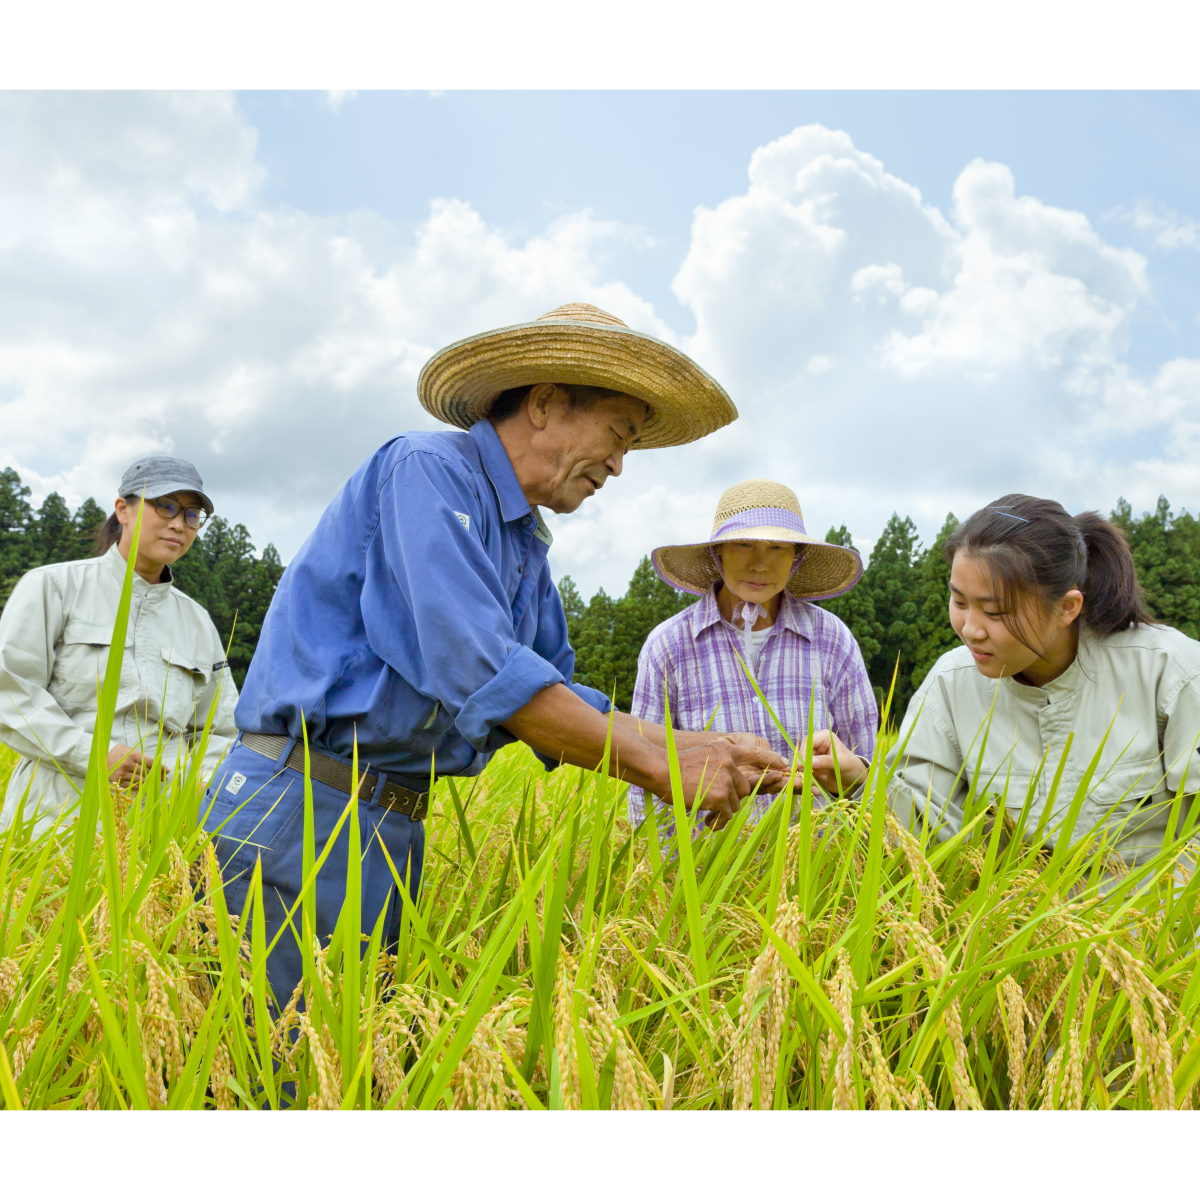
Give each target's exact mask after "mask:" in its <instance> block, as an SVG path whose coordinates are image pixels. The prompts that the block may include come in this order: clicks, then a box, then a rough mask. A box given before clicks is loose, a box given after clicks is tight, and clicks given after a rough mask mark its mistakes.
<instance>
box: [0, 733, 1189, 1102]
mask: <svg viewBox="0 0 1200 1200" xmlns="http://www.w3.org/2000/svg"><path fill="white" fill-rule="evenodd" d="M7 765H11V757H10V758H9V759H8V760H7V763H6V767H5V768H0V771H2V772H3V773H7ZM885 784H886V780H885V779H884V778H883V776H882V773H881V772H880V771H878V770H877V771H876V773H875V776H874V777H873V779H872V782H871V786H870V787H869V789H868V795H867V797H866V798H865V799H864V800H862V801H858V802H848V801H839V802H837V803H833V804H830V805H828V806H826V807H823V808H820V807H814V805H813V803H812V796H811V794H808V793H801V794H798V795H796V796H785V797H783V798H782V799H781V801H780V802H779V803H777V804H775V805H773V806H772V808H771V810H770V811H769V812H768V814H767V816H766V817H765V818H764V819H763V820H761V821H760V822H759V823H758V824H757V825H755V826H753V827H749V826H747V825H746V823H745V821H744V820H740V819H739V820H738V821H736V822H734V823H733V824H732V825H731V826H730V827H729V828H727V829H726V830H723V831H721V832H720V833H704V834H702V835H701V836H700V837H698V838H697V839H695V840H694V841H693V840H691V839H688V838H687V837H684V838H676V839H674V840H672V841H669V842H667V843H666V844H665V845H661V846H660V843H659V839H658V837H657V836H656V835H655V833H654V832H653V831H648V830H647V829H646V828H644V827H643V829H642V830H639V831H637V832H634V831H631V830H630V829H629V828H628V826H627V824H626V822H625V820H624V818H623V816H622V815H620V814H622V813H623V810H624V796H623V792H624V789H623V787H622V786H621V785H620V784H618V783H616V782H614V781H612V780H609V779H607V778H605V777H602V776H598V775H594V774H590V773H588V772H583V771H578V770H575V769H574V768H560V769H559V770H558V771H556V772H553V773H551V774H547V773H545V772H543V770H542V768H541V767H540V765H539V764H538V763H537V762H536V760H534V759H533V757H532V755H529V754H527V753H526V752H525V751H524V750H523V748H520V747H514V748H510V749H509V750H507V751H505V752H503V753H502V754H500V755H499V756H498V757H497V759H496V760H495V761H494V762H493V764H492V765H491V766H490V767H489V768H488V770H487V771H486V772H485V773H484V775H482V776H480V777H479V778H478V779H477V780H474V781H468V780H449V779H448V780H445V781H442V782H441V783H439V785H438V789H437V804H436V806H435V808H434V811H433V814H432V816H431V817H430V839H431V840H430V847H431V849H430V853H429V855H428V859H427V863H426V877H425V882H424V885H423V889H422V894H421V897H420V900H419V902H418V903H417V904H415V905H408V906H406V914H405V922H404V927H403V934H402V937H401V940H400V943H399V945H397V946H395V947H392V948H383V947H380V945H379V944H378V937H376V938H375V939H371V940H369V941H368V942H367V943H365V944H363V943H362V939H361V938H360V936H359V935H358V933H357V925H356V924H352V923H347V924H346V926H345V928H342V927H339V930H338V931H337V933H335V935H334V937H333V938H332V939H331V941H330V944H329V945H327V946H315V945H314V946H313V947H312V953H311V956H310V957H309V959H308V961H307V963H306V968H305V977H304V980H303V982H302V985H301V987H300V989H298V992H297V994H296V995H294V996H292V997H280V998H278V1000H279V1004H280V1006H281V1008H282V1013H281V1014H280V1015H278V1016H277V1015H276V1010H275V1009H274V1008H273V1007H272V1006H271V1004H270V1002H269V1001H270V998H269V996H268V994H267V991H266V983H265V973H264V971H263V958H264V954H265V946H264V945H263V944H262V942H261V941H258V942H249V941H243V940H241V939H240V937H239V933H238V930H239V924H240V922H239V919H238V917H237V916H235V915H232V914H230V913H229V912H228V911H227V909H226V907H225V905H224V902H223V895H222V890H221V886H220V879H219V875H218V873H217V870H216V865H215V861H214V857H213V854H212V850H211V847H210V845H209V842H208V839H207V837H206V836H204V835H203V834H201V833H199V832H197V823H198V822H197V817H198V809H199V804H200V800H201V788H200V783H199V780H198V779H197V778H196V777H195V776H194V775H189V774H187V772H183V773H180V772H176V773H175V777H173V778H172V780H171V781H170V782H169V783H168V784H166V785H164V786H162V787H161V788H154V789H152V790H147V791H146V792H144V793H142V794H139V795H136V796H133V797H129V796H126V795H123V794H121V793H118V792H115V791H113V790H112V789H110V788H107V787H101V788H97V789H96V794H95V796H94V797H93V799H94V801H95V807H94V808H93V810H92V813H91V815H90V821H89V822H88V823H85V822H84V820H83V818H82V817H81V818H79V819H77V820H76V821H75V822H74V824H73V825H71V826H68V827H67V828H65V829H63V830H61V831H60V832H59V833H58V834H57V835H56V834H54V833H47V834H43V835H40V836H37V837H34V836H32V835H31V833H30V830H29V825H28V824H27V823H25V824H21V823H18V825H16V826H14V828H13V829H12V830H11V831H10V832H9V833H8V834H7V835H4V837H3V839H2V840H0V896H2V901H0V1031H2V1033H0V1096H2V1097H3V1104H4V1106H5V1107H7V1108H17V1107H29V1108H76V1107H86V1108H119V1107H120V1108H124V1107H133V1108H194V1107H217V1108H238V1107H264V1106H268V1105H289V1104H296V1105H300V1106H307V1107H319V1108H341V1107H353V1108H372V1107H403V1108H533V1109H536V1108H609V1107H611V1108H677V1109H693V1108H695V1109H723V1108H785V1107H788V1108H796V1107H800V1108H829V1107H833V1108H864V1107H871V1108H925V1107H938V1108H1027V1107H1043V1108H1072V1107H1073V1108H1078V1107H1095V1108H1111V1107H1125V1108H1146V1107H1155V1108H1171V1107H1180V1106H1190V1105H1191V1104H1192V1103H1193V1102H1194V1100H1195V1098H1196V1095H1197V1083H1198V1079H1200V1035H1197V1033H1196V1032H1195V1030H1194V1026H1195V1024H1196V1020H1195V1017H1196V1008H1197V1004H1198V1003H1200V984H1198V983H1197V979H1198V978H1200V974H1198V973H1197V970H1196V966H1197V961H1196V959H1197V950H1196V945H1195V939H1196V923H1197V911H1198V905H1197V896H1196V889H1197V884H1196V882H1195V880H1194V879H1193V878H1192V877H1191V876H1190V874H1189V873H1188V872H1187V871H1186V870H1184V869H1182V868H1181V867H1179V866H1178V864H1177V861H1176V860H1177V858H1178V852H1179V851H1181V850H1182V848H1183V843H1182V842H1181V843H1179V844H1178V845H1176V846H1174V847H1171V848H1168V849H1166V850H1164V851H1163V853H1162V854H1161V855H1160V856H1159V857H1158V858H1157V859H1156V860H1155V862H1153V863H1152V864H1148V865H1147V866H1144V867H1142V868H1139V870H1138V872H1137V873H1136V875H1128V874H1122V873H1121V872H1120V870H1119V869H1117V870H1115V871H1114V869H1113V867H1112V864H1109V869H1108V871H1107V872H1104V871H1101V869H1100V865H1099V863H1100V860H1099V859H1098V858H1097V853H1096V850H1095V848H1094V847H1092V848H1089V847H1087V846H1086V845H1080V846H1078V847H1077V848H1075V849H1070V848H1067V849H1066V850H1065V851H1062V852H1060V851H1059V850H1048V849H1046V848H1039V847H1038V846H1036V845H1031V844H1028V843H1026V842H1025V841H1024V840H1022V839H1021V838H1019V837H1015V836H1013V834H1014V830H1013V829H1012V827H1011V823H1009V822H1005V821H1003V820H998V821H992V822H990V823H989V821H988V820H987V814H986V813H981V814H980V815H979V816H978V817H977V818H976V819H975V820H974V822H973V823H972V825H971V827H970V828H969V829H967V830H964V832H963V833H962V834H961V835H959V836H958V837H957V838H955V839H953V840H951V841H949V842H945V843H939V842H936V841H928V840H926V841H922V840H921V839H919V838H918V837H916V836H914V835H913V834H912V833H910V832H908V831H907V830H905V829H901V828H900V827H899V826H898V825H897V824H896V823H895V821H894V820H893V819H892V818H891V816H890V814H889V813H888V812H887V810H886V806H885V804H884V803H883V800H884V789H885ZM83 803H84V804H86V803H87V797H85V798H84V801H83ZM97 810H99V811H97ZM84 815H85V816H87V815H88V814H87V813H86V812H85V814H84ZM790 818H791V819H790ZM680 828H686V823H685V822H681V823H680ZM316 852H317V858H318V859H319V856H320V854H319V852H320V847H317V848H316ZM254 897H255V888H254V887H252V888H251V899H250V900H249V901H248V905H250V906H252V905H253V904H254V903H255V899H254ZM351 931H352V932H351ZM360 953H361V955H362V957H361V960H360Z"/></svg>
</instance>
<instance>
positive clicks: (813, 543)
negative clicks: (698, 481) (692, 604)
mask: <svg viewBox="0 0 1200 1200" xmlns="http://www.w3.org/2000/svg"><path fill="white" fill-rule="evenodd" d="M722 542H795V543H796V544H797V545H800V546H803V550H802V551H801V558H800V565H799V566H798V567H797V568H796V569H795V571H793V572H792V577H791V578H790V579H789V580H788V582H787V590H788V591H789V592H791V593H792V594H793V595H794V596H797V597H799V598H800V599H801V600H828V599H829V598H830V597H832V596H840V595H841V594H842V593H843V592H848V591H849V590H850V589H851V588H852V587H853V586H854V585H855V584H856V583H857V582H858V580H859V578H860V576H861V575H862V570H863V567H862V559H861V558H859V557H858V551H856V550H851V549H849V547H847V546H833V545H830V543H828V542H822V541H819V540H818V539H817V538H814V537H810V536H809V534H808V533H807V532H806V530H805V528H804V514H803V513H802V512H801V511H800V501H799V500H797V499H796V493H795V492H793V491H792V489H791V488H788V487H784V486H783V484H782V483H775V482H773V481H772V480H770V479H747V480H746V481H745V482H744V483H735V484H734V485H733V487H731V488H728V489H727V490H726V491H725V492H724V494H723V495H722V496H721V499H720V500H718V501H717V511H716V515H715V516H714V517H713V527H712V534H711V535H710V536H709V539H708V541H707V542H697V543H695V544H694V545H690V546H660V547H659V548H658V549H657V550H655V551H653V553H652V554H651V556H650V559H651V562H653V564H654V569H655V570H656V571H657V572H658V574H659V578H661V579H662V580H664V581H665V582H666V583H669V584H670V585H671V586H672V587H673V588H678V589H679V590H680V591H681V592H692V593H694V594H695V595H697V596H702V595H704V593H705V592H707V591H708V589H709V588H711V587H712V585H713V584H714V583H716V581H717V580H718V579H720V578H721V568H720V566H719V564H718V559H717V554H718V553H719V552H718V551H717V550H716V549H714V547H716V546H719V545H720V544H721V543H722Z"/></svg>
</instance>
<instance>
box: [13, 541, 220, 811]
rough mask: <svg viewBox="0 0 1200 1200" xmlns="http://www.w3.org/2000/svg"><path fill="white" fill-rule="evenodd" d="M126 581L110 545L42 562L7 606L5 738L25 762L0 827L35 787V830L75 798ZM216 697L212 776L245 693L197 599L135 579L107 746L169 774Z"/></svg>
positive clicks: (208, 756) (167, 585)
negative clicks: (135, 753) (100, 551)
mask: <svg viewBox="0 0 1200 1200" xmlns="http://www.w3.org/2000/svg"><path fill="white" fill-rule="evenodd" d="M167 573H168V574H169V572H167ZM124 581H125V559H124V558H123V557H122V555H121V552H120V550H118V549H117V547H116V546H113V547H112V548H111V549H110V550H109V551H108V552H107V553H106V554H104V555H101V556H100V557H98V558H88V559H81V560H79V561H77V562H69V563H54V564H52V565H49V566H44V567H37V568H35V569H34V570H32V571H30V572H28V573H27V574H26V575H24V576H22V577H21V579H20V580H18V581H17V585H16V587H15V588H14V589H13V592H12V595H11V596H10V597H9V599H8V603H7V604H6V605H5V606H4V612H3V613H2V614H0V741H3V742H4V743H5V744H6V745H8V746H11V747H12V748H13V749H14V750H16V751H17V753H18V754H20V755H21V756H22V758H21V760H20V762H19V763H18V764H17V766H16V768H15V769H14V770H13V774H12V778H11V779H10V781H9V785H8V788H7V791H6V793H5V799H4V806H3V809H2V810H0V829H4V828H7V827H8V825H9V824H10V823H11V822H12V819H13V813H14V811H15V806H16V804H17V801H18V799H19V798H20V797H21V796H22V795H24V794H25V793H26V792H27V791H28V797H29V798H28V799H27V800H26V802H25V811H26V813H27V814H28V813H30V812H31V811H33V809H34V808H35V807H36V808H37V810H38V823H39V826H45V825H47V824H49V823H50V821H51V820H52V819H53V818H54V815H55V813H56V811H57V810H58V809H59V808H61V807H62V806H64V805H66V804H69V803H71V802H72V801H73V800H74V799H75V798H76V797H77V796H78V794H79V789H80V788H81V787H82V785H83V777H84V775H85V774H86V772H87V765H88V757H89V754H90V752H91V744H92V731H93V730H94V728H95V725H96V708H97V698H98V693H99V684H100V683H101V682H102V681H103V678H104V670H105V666H106V664H107V661H108V652H109V648H110V646H111V645H112V636H113V624H114V621H115V620H116V614H117V605H118V603H119V601H120V598H121V589H122V586H123V584H124ZM214 697H215V698H216V709H215V715H214V719H213V723H212V736H211V738H210V740H209V743H208V747H207V750H206V752H205V759H204V766H205V769H206V771H211V770H213V769H214V768H215V767H216V765H217V763H218V762H219V761H220V759H221V757H222V756H223V755H224V753H225V751H226V749H227V748H228V745H229V741H230V739H232V738H233V737H234V736H235V735H236V733H237V729H236V726H235V725H234V720H233V709H234V705H235V703H236V702H237V688H236V686H235V685H234V682H233V679H232V677H231V676H230V673H229V667H228V665H227V664H226V662H225V651H224V647H223V646H222V644H221V639H220V637H219V636H218V634H217V631H216V628H215V627H214V626H213V623H212V620H211V618H210V617H209V615H208V613H207V612H206V611H205V610H204V609H203V608H202V607H201V606H200V605H199V604H197V603H196V602H195V601H194V600H192V599H190V598H189V597H187V596H185V595H184V594H183V593H182V592H179V591H177V590H176V589H175V588H174V586H172V584H171V582H170V581H169V580H168V581H166V582H162V583H154V584H150V583H147V582H146V581H145V580H144V579H142V578H141V576H140V575H137V574H135V575H134V576H133V593H132V598H131V605H130V611H129V627H128V631H127V633H126V638H125V650H124V656H123V658H122V662H121V680H120V689H119V691H118V694H117V703H116V709H115V711H114V713H113V724H112V737H111V742H110V744H111V745H127V746H133V747H136V748H137V749H139V750H141V751H142V753H143V754H149V755H151V756H153V757H154V758H155V759H156V760H157V761H159V762H160V763H162V764H163V765H164V766H166V767H167V769H168V770H171V769H173V768H174V767H175V766H176V764H177V763H179V762H181V761H182V760H183V757H184V756H186V755H187V753H188V742H189V738H191V737H193V736H194V735H196V734H197V733H198V732H199V730H200V729H202V728H203V725H204V722H205V719H206V718H207V716H208V711H209V706H210V704H211V702H212V700H213V698H214ZM105 753H106V754H107V750H106V751H105Z"/></svg>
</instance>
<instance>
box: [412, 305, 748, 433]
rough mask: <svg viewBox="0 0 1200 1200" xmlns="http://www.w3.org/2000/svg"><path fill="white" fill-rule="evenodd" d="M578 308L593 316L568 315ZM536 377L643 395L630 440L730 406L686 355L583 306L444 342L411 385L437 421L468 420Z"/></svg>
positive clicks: (708, 429)
mask: <svg viewBox="0 0 1200 1200" xmlns="http://www.w3.org/2000/svg"><path fill="white" fill-rule="evenodd" d="M581 312H582V313H583V314H584V315H592V314H595V315H596V316H597V317H599V318H600V319H598V320H584V319H580V318H579V317H578V316H575V315H571V314H574V313H581ZM560 314H564V315H560ZM609 322H613V323H611V324H610V323H609ZM534 383H567V384H572V383H573V384H583V385H587V386H591V387H603V388H607V389H610V390H612V391H614V392H621V393H624V394H625V395H628V396H633V397H636V398H637V399H638V400H642V401H644V402H645V403H646V404H647V405H648V406H649V408H650V414H649V416H648V417H647V419H646V423H645V425H644V426H643V428H642V432H641V436H640V437H639V438H638V440H637V442H636V443H635V448H636V449H649V448H652V447H658V446H680V445H683V444H685V443H686V442H693V441H695V440H696V439H697V438H702V437H704V436H706V435H707V434H710V433H712V432H714V431H715V430H717V429H720V428H721V427H722V426H723V425H728V424H729V422H730V421H732V420H734V419H735V418H736V417H737V415H738V414H737V409H736V408H735V407H734V404H733V401H732V400H731V399H730V398H729V396H728V394H727V393H726V392H725V389H724V388H723V387H721V385H720V384H719V383H717V381H716V380H715V379H713V378H712V376H711V375H709V374H708V373H707V372H706V371H704V370H703V369H701V368H700V367H699V366H697V365H696V364H695V363H694V362H693V361H692V360H691V359H690V358H688V356H687V355H686V354H683V353H682V352H681V351H679V350H676V349H675V347H674V346H670V345H668V344H667V343H666V342H662V341H659V339H658V338H655V337H651V336H650V335H649V334H646V333H639V332H638V331H637V330H635V329H630V328H629V327H628V326H627V325H624V324H623V323H620V322H618V321H617V319H616V318H615V317H610V316H609V314H607V313H603V312H601V311H600V310H599V309H592V308H591V307H590V306H585V305H564V306H563V308H562V309H561V310H560V309H556V310H555V311H554V312H553V313H547V314H546V316H545V317H543V318H541V319H539V320H537V321H529V322H526V323H525V324H522V325H508V326H505V327H504V328H502V329H493V330H490V331H489V332H487V333H481V334H476V335H475V336H474V337H469V338H463V339H462V340H461V341H458V342H454V343H452V344H451V345H449V346H446V347H444V348H443V349H441V350H439V351H438V352H437V353H436V354H435V355H434V356H433V357H432V358H431V359H430V360H429V361H428V362H427V363H426V364H425V366H424V367H423V368H422V370H421V375H420V378H419V379H418V381H417V394H418V396H419V397H420V400H421V403H422V405H424V407H425V408H426V409H428V411H429V412H431V413H432V414H433V415H434V416H435V417H437V418H438V419H439V420H441V421H446V422H447V423H448V424H451V425H457V426H459V427H460V428H462V429H467V428H469V427H470V426H471V425H473V424H474V423H475V422H476V421H478V420H481V419H482V418H483V417H486V416H487V414H488V411H489V410H490V408H491V406H492V402H493V401H494V400H495V398H496V397H497V396H498V395H499V394H500V393H501V392H503V391H507V390H508V389H509V388H513V387H523V386H526V385H528V384H534Z"/></svg>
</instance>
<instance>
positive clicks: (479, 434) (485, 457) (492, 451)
mask: <svg viewBox="0 0 1200 1200" xmlns="http://www.w3.org/2000/svg"><path fill="white" fill-rule="evenodd" d="M467 432H468V434H469V435H470V438H471V440H472V441H473V442H474V443H475V448H476V449H477V450H478V451H479V461H480V462H481V463H482V464H483V469H484V472H485V473H486V474H487V477H488V479H490V480H491V483H492V487H493V488H495V490H496V500H497V502H498V503H499V505H500V516H501V517H502V518H503V519H504V520H505V521H517V520H520V518H521V517H524V516H527V515H528V514H529V513H530V512H531V511H532V509H531V508H530V506H529V501H528V500H526V499H525V492H524V491H523V490H522V488H521V482H520V480H519V479H517V473H516V471H514V470H513V465H512V461H511V460H510V459H509V457H508V451H507V450H505V449H504V443H503V442H501V441H500V435H499V434H498V433H497V432H496V427H495V426H494V425H493V424H492V423H491V421H488V420H486V419H484V420H482V421H476V422H475V424H474V425H472V426H471V428H470V429H469V430H468V431H467Z"/></svg>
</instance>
